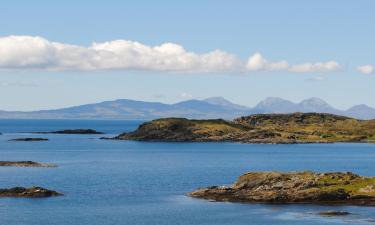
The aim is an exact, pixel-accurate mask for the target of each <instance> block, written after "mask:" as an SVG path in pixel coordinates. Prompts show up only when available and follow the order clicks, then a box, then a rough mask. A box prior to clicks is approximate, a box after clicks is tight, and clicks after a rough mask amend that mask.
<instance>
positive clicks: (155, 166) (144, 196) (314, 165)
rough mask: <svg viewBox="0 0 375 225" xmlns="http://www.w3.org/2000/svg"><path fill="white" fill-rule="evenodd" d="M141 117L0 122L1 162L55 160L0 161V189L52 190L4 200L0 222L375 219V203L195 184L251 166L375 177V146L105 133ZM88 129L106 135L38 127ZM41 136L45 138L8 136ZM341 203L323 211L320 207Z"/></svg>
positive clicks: (199, 223) (305, 224)
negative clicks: (239, 196) (256, 197)
mask: <svg viewBox="0 0 375 225" xmlns="http://www.w3.org/2000/svg"><path fill="white" fill-rule="evenodd" d="M142 122H143V121H119V120H116V121H114V120H0V132H1V133H2V135H0V160H1V161H13V160H14V161H15V160H17V161H18V160H32V161H37V162H45V163H53V164H57V165H58V167H57V168H18V167H0V188H9V187H15V186H24V187H30V186H41V187H45V188H48V189H53V190H56V191H58V192H62V193H63V194H64V196H59V197H51V198H35V199H30V198H29V199H28V198H0V225H29V224H30V225H39V224H40V225H65V224H67V225H110V224H111V225H112V224H113V225H115V224H127V225H323V224H324V225H329V224H332V225H339V224H340V225H341V224H354V225H361V224H375V208H373V207H358V206H327V205H310V204H289V205H275V204H243V203H227V202H211V201H206V200H201V199H194V198H190V197H188V196H187V193H188V192H190V191H193V190H195V189H197V188H199V187H206V186H212V185H230V184H232V183H233V182H235V180H236V179H237V178H238V177H239V176H240V175H242V174H244V173H245V172H248V171H285V172H287V171H306V170H311V171H316V172H328V171H351V172H354V173H357V174H360V175H364V176H375V145H374V144H296V145H285V144H284V145H277V144H276V145H270V144H241V143H165V142H164V143H163V142H136V141H118V140H103V139H100V137H113V136H116V135H118V134H120V133H122V132H128V131H132V130H134V129H136V128H137V126H138V125H139V124H141V123H142ZM77 128H91V129H95V130H98V131H102V132H104V133H105V134H103V135H64V134H35V133H32V132H40V131H55V130H63V129H77ZM22 137H45V138H48V139H49V141H45V142H15V141H9V140H10V139H13V138H22ZM329 210H334V211H347V212H350V213H351V214H350V215H348V216H343V217H323V216H319V215H318V213H319V212H322V211H329Z"/></svg>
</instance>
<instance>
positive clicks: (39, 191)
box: [0, 187, 63, 198]
mask: <svg viewBox="0 0 375 225" xmlns="http://www.w3.org/2000/svg"><path fill="white" fill-rule="evenodd" d="M61 195H63V194H61V193H58V192H56V191H52V190H48V189H45V188H42V187H31V188H24V187H14V188H9V189H0V197H17V198H47V197H53V196H61Z"/></svg>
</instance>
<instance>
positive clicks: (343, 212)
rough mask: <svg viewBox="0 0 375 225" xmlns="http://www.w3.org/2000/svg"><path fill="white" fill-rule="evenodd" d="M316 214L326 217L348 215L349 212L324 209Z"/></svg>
mask: <svg viewBox="0 0 375 225" xmlns="http://www.w3.org/2000/svg"><path fill="white" fill-rule="evenodd" d="M318 215H320V216H327V217H332V216H348V215H350V212H345V211H324V212H319V213H318Z"/></svg>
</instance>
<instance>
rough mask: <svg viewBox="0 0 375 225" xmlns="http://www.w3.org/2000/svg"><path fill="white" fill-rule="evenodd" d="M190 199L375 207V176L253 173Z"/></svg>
mask: <svg viewBox="0 0 375 225" xmlns="http://www.w3.org/2000/svg"><path fill="white" fill-rule="evenodd" d="M189 196H191V197H194V198H202V199H207V200H213V201H228V202H248V203H278V204H280V203H283V204H287V203H311V204H343V205H361V206H375V177H371V178H369V177H361V176H359V175H356V174H353V173H349V172H348V173H313V172H296V173H279V172H250V173H246V174H244V175H242V176H241V177H239V179H238V180H237V182H235V183H234V184H233V185H232V186H230V187H226V186H213V187H208V188H202V189H198V190H196V191H193V192H191V193H189Z"/></svg>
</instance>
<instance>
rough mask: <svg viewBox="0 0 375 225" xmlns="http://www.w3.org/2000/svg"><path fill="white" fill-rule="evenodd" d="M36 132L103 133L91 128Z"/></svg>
mask: <svg viewBox="0 0 375 225" xmlns="http://www.w3.org/2000/svg"><path fill="white" fill-rule="evenodd" d="M35 133H38V134H103V133H102V132H99V131H96V130H93V129H68V130H58V131H49V132H35Z"/></svg>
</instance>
